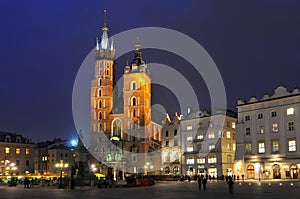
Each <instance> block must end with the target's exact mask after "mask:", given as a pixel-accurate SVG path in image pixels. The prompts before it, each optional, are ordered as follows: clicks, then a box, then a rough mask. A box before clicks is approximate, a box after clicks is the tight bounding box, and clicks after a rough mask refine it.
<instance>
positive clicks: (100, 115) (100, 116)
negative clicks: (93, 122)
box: [98, 112, 102, 120]
mask: <svg viewBox="0 0 300 199" xmlns="http://www.w3.org/2000/svg"><path fill="white" fill-rule="evenodd" d="M98 119H99V120H102V113H101V112H99V115H98Z"/></svg>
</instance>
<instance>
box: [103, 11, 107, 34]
mask: <svg viewBox="0 0 300 199" xmlns="http://www.w3.org/2000/svg"><path fill="white" fill-rule="evenodd" d="M103 15H104V16H103V28H102V31H108V27H107V25H106V9H104V10H103Z"/></svg>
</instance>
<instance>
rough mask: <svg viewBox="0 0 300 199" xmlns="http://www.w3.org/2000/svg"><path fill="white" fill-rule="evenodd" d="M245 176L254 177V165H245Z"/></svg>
mask: <svg viewBox="0 0 300 199" xmlns="http://www.w3.org/2000/svg"><path fill="white" fill-rule="evenodd" d="M247 178H248V179H254V166H253V165H252V164H251V165H249V166H248V167H247Z"/></svg>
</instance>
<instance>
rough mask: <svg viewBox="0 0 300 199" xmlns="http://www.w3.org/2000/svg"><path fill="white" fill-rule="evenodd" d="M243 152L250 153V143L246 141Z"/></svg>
mask: <svg viewBox="0 0 300 199" xmlns="http://www.w3.org/2000/svg"><path fill="white" fill-rule="evenodd" d="M245 152H246V154H251V153H252V144H251V143H246V144H245Z"/></svg>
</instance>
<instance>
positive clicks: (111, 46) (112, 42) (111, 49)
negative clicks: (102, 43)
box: [110, 37, 115, 51]
mask: <svg viewBox="0 0 300 199" xmlns="http://www.w3.org/2000/svg"><path fill="white" fill-rule="evenodd" d="M114 49H115V47H114V39H113V37H111V44H110V51H113V50H114Z"/></svg>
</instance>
